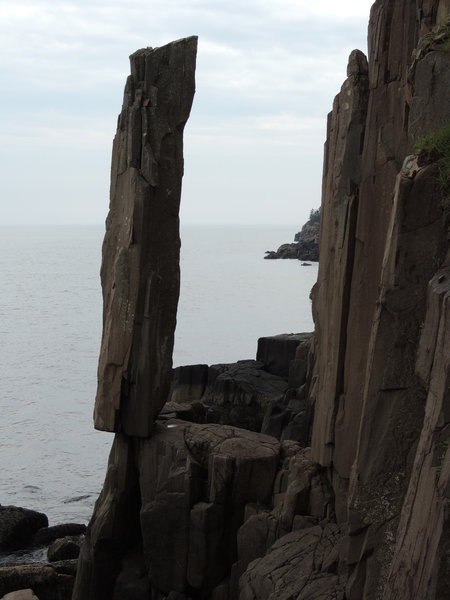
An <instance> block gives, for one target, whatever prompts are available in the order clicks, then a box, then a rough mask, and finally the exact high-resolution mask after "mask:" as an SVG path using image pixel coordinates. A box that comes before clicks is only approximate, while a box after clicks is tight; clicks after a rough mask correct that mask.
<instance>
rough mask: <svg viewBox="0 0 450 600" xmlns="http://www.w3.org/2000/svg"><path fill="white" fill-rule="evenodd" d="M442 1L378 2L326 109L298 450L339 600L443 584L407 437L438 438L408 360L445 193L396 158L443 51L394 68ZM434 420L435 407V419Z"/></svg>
mask: <svg viewBox="0 0 450 600" xmlns="http://www.w3.org/2000/svg"><path fill="white" fill-rule="evenodd" d="M449 9H450V7H449V4H448V2H447V3H445V2H439V1H436V2H431V1H430V2H417V3H416V2H408V1H405V2H395V3H390V2H385V1H382V0H378V1H377V2H376V3H375V4H374V6H373V7H372V12H371V19H370V26H369V62H368V69H367V67H366V66H365V61H364V58H363V57H362V56H361V55H360V54H358V53H356V54H355V53H354V54H353V55H352V56H351V58H350V62H349V73H348V75H349V77H348V80H347V82H346V83H345V84H344V86H343V88H342V91H341V94H340V95H339V96H338V97H337V98H336V101H335V105H334V110H333V113H332V114H331V116H330V118H329V128H328V140H327V145H326V148H325V162H324V182H323V200H322V224H321V227H322V229H321V249H320V252H321V262H320V265H319V277H318V283H317V286H316V287H315V289H314V293H313V314H314V319H315V324H316V334H315V339H314V349H315V353H316V362H315V370H314V376H313V385H312V387H311V389H310V401H311V403H312V404H314V409H315V417H314V425H313V433H312V456H313V459H314V460H317V461H318V462H319V463H320V464H321V465H323V466H324V467H328V468H329V476H330V481H331V482H332V484H333V490H334V494H335V512H336V515H337V519H338V521H339V522H340V523H342V524H344V523H347V527H348V529H347V532H348V534H349V537H348V553H347V557H346V559H345V561H343V563H344V564H345V566H346V568H348V569H349V571H348V574H349V578H348V581H347V584H346V597H347V598H348V599H350V600H361V599H363V600H365V599H372V598H373V599H375V598H387V597H389V598H390V597H392V598H393V597H394V596H395V597H396V598H404V599H405V600H406V598H412V597H414V598H416V597H417V598H426V597H429V598H440V597H441V596H440V595H439V593H438V592H437V591H436V590H441V589H445V590H446V589H447V588H446V586H448V583H447V582H448V581H449V577H448V573H449V570H448V568H447V566H446V565H447V564H448V563H446V562H445V561H446V560H447V559H445V558H444V556H445V552H446V546H445V542H444V541H443V540H444V538H445V535H446V533H445V532H446V531H447V530H446V527H448V525H447V524H446V523H447V521H446V519H445V518H444V517H443V516H442V514H443V513H442V512H441V513H439V510H441V511H442V508H437V507H436V509H433V510H436V512H435V513H434V517H433V518H434V519H435V521H434V522H433V521H432V519H431V518H430V513H429V511H430V510H432V509H431V506H430V508H427V506H428V505H429V504H430V503H431V502H432V500H431V497H433V498H435V499H436V502H437V505H438V506H441V507H442V506H443V504H445V500H444V496H443V495H442V492H441V491H439V492H438V491H437V490H436V492H433V490H435V489H436V488H435V486H434V485H433V486H431V483H430V481H428V483H430V486H431V487H429V488H428V489H427V494H428V495H427V496H426V497H427V499H426V500H425V498H424V491H423V490H424V487H421V486H424V485H425V484H424V481H423V480H422V482H421V483H420V484H419V483H418V480H419V479H420V477H423V478H426V477H430V480H431V473H430V471H429V470H428V467H427V465H426V460H428V459H429V458H430V456H429V455H428V454H427V457H428V458H427V459H425V454H424V451H423V449H422V451H421V450H420V448H421V446H420V442H419V449H418V450H417V453H418V454H416V449H417V442H418V439H419V437H420V436H421V439H424V442H423V443H424V444H428V446H430V444H436V448H437V441H436V440H437V439H438V436H437V437H436V438H435V441H434V442H432V441H431V440H430V438H429V433H428V434H427V433H426V431H427V430H428V428H429V417H428V416H427V415H428V413H427V410H428V411H437V414H440V413H439V411H440V409H439V408H438V405H439V401H437V397H436V395H435V393H432V392H431V383H430V381H427V380H426V378H424V377H423V376H421V375H420V373H421V369H420V362H418V363H417V364H416V355H417V350H418V347H419V348H420V345H419V340H420V338H421V334H422V333H423V332H422V326H423V323H424V321H425V320H426V313H427V309H426V305H427V301H426V296H427V287H428V282H429V281H430V279H431V278H432V277H433V275H434V274H435V273H436V271H437V269H438V268H439V265H441V264H442V263H443V261H444V260H445V256H446V254H447V251H448V226H449V223H450V220H449V213H448V190H447V191H446V190H445V189H442V188H440V187H439V185H438V184H437V169H436V165H434V164H429V165H425V164H421V163H420V162H418V161H417V159H416V158H415V157H408V158H406V157H407V155H408V151H409V149H410V148H411V145H412V142H413V141H414V139H416V137H417V135H425V134H428V133H430V132H432V131H434V130H436V129H439V127H440V126H441V125H442V124H443V123H444V122H448V120H449V119H450V101H449V97H448V73H449V70H450V62H449V60H450V55H449V54H448V52H446V51H443V50H439V49H437V48H436V47H435V46H433V47H432V48H431V49H430V51H428V52H425V51H423V49H422V50H421V51H420V52H417V51H416V52H415V53H414V59H413V60H414V65H413V68H412V69H409V72H408V67H409V65H410V64H411V54H412V50H413V49H414V46H416V44H417V42H418V36H419V32H420V34H421V35H424V34H426V33H427V32H428V31H429V29H430V27H432V26H433V25H434V24H435V22H436V18H437V14H441V15H442V14H443V11H445V14H447V15H448V12H449ZM399 32H402V35H399ZM433 35H434V34H433ZM422 46H423V44H422ZM422 46H421V47H422ZM434 87H435V88H436V92H434V89H433V88H434ZM435 94H436V95H435ZM432 96H433V98H432ZM405 158H406V160H405ZM433 281H434V280H433ZM434 327H435V328H436V327H438V324H437V320H435V323H434ZM434 335H437V329H434ZM417 356H418V357H420V351H419V354H418V355H417ZM418 360H419V361H420V358H418ZM447 364H448V363H447ZM444 371H445V370H443V369H441V372H440V376H439V377H440V381H441V384H442V385H444V384H443V382H444V381H445V380H446V377H447V375H445V372H444ZM431 395H432V396H433V401H431V400H430V396H431ZM441 395H442V394H441ZM427 397H428V399H429V400H428V402H431V403H432V405H433V409H431V408H429V409H427V408H426V406H427V404H426V403H427ZM436 402H437V404H436ZM424 409H425V413H424ZM435 418H436V419H437V416H435ZM445 424H446V421H445V418H444V417H443V415H442V417H441V421H440V424H439V425H437V424H436V427H438V428H440V427H443V428H444V430H445ZM421 430H422V434H421V433H420V432H421ZM427 435H428V438H427ZM425 440H427V441H426V442H425ZM436 451H437V450H436ZM421 452H422V453H421ZM441 454H442V453H441ZM415 455H416V461H415V463H414V464H415V465H416V467H415V469H416V471H414V467H413V470H412V478H410V477H411V467H412V465H413V462H414V456H415ZM415 472H416V475H415V477H416V482H415V483H414V473H415ZM419 472H420V473H421V476H419V475H418V473H419ZM408 486H409V490H410V491H409V492H408V493H407V488H408ZM421 489H422V491H420V490H421ZM439 489H441V488H439ZM434 493H436V496H433V494H434ZM405 494H406V500H405ZM408 498H409V500H408ZM414 498H416V501H414V500H413V499H414ZM422 500H423V503H422V504H420V503H421V502H422ZM404 502H405V504H404ZM427 503H428V505H427ZM412 505H414V508H412ZM419 505H420V508H419ZM422 510H423V511H424V512H423V513H421V514H422V517H421V519H419V521H417V520H416V519H417V518H418V513H420V511H422ZM412 511H416V512H414V515H413V512H412ZM439 514H441V516H439ZM400 515H402V517H400ZM403 515H404V516H403ZM399 519H400V525H399ZM419 522H420V523H421V525H418V527H417V526H416V523H419ZM413 523H414V524H413ZM398 527H399V528H398ZM420 527H421V528H422V529H420ZM419 530H420V533H419ZM425 530H426V532H425ZM419 539H420V540H421V541H420V542H419ZM422 542H423V545H422ZM426 548H428V550H426ZM430 548H433V550H432V551H431V552H430ZM420 561H422V562H420ZM419 564H420V567H419ZM436 565H441V566H440V567H438V566H436ZM446 569H447V570H446ZM438 582H439V583H438ZM426 589H427V590H428V591H427V592H425V590H426ZM393 590H395V591H393ZM391 594H392V595H391ZM426 594H428V596H427V595H426Z"/></svg>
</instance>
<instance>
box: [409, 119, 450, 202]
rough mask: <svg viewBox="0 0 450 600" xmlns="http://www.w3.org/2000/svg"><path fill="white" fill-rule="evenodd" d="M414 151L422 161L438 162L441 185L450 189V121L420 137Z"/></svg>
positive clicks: (447, 189) (445, 189)
mask: <svg viewBox="0 0 450 600" xmlns="http://www.w3.org/2000/svg"><path fill="white" fill-rule="evenodd" d="M414 152H415V153H416V154H417V155H418V156H419V160H420V162H421V163H424V164H426V163H432V162H437V163H438V169H439V170H438V183H439V187H440V188H441V189H443V190H444V191H446V192H448V191H450V121H449V122H448V123H446V124H445V125H444V126H443V127H441V129H439V130H438V131H436V132H434V133H430V134H429V135H426V136H424V137H422V138H419V139H418V140H417V141H416V143H415V144H414Z"/></svg>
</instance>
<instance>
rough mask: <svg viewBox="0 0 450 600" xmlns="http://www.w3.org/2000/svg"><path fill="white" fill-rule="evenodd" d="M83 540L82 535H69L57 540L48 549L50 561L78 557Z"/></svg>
mask: <svg viewBox="0 0 450 600" xmlns="http://www.w3.org/2000/svg"><path fill="white" fill-rule="evenodd" d="M82 541H83V537H82V536H67V537H64V538H61V539H58V540H55V541H54V542H53V543H52V545H51V546H50V547H49V549H48V551H47V557H48V560H49V562H56V561H61V560H69V559H71V558H78V555H79V554H80V546H81V543H82Z"/></svg>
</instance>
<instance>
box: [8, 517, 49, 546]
mask: <svg viewBox="0 0 450 600" xmlns="http://www.w3.org/2000/svg"><path fill="white" fill-rule="evenodd" d="M47 525H48V518H47V516H46V515H44V514H43V513H40V512H37V511H35V510H29V509H26V508H20V507H18V506H0V552H5V551H6V550H17V549H19V548H25V547H27V546H28V545H29V543H30V541H31V539H32V537H33V535H34V534H35V533H36V532H37V531H38V530H39V529H41V528H42V527H47Z"/></svg>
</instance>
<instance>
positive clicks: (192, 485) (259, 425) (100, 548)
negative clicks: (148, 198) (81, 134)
mask: <svg viewBox="0 0 450 600" xmlns="http://www.w3.org/2000/svg"><path fill="white" fill-rule="evenodd" d="M449 12H450V6H449V3H448V1H446V0H426V1H425V0H399V1H398V2H390V1H388V0H377V1H376V2H375V4H374V5H373V7H372V11H371V18H370V25H369V56H368V60H367V59H366V57H365V56H364V55H363V54H362V53H361V52H359V51H354V52H352V54H351V55H350V59H349V64H348V72H347V80H346V81H345V82H344V84H343V86H342V88H341V91H340V93H339V94H338V96H337V97H336V99H335V102H334V105H333V111H332V113H331V114H330V116H329V119H328V129H327V142H326V145H325V160H324V171H323V197H322V217H321V225H320V228H321V229H320V256H321V258H320V264H319V274H318V281H317V284H316V286H315V288H314V290H313V293H312V299H313V314H314V321H315V326H316V330H315V333H314V336H313V338H312V340H311V339H310V338H306V337H305V338H304V339H303V338H302V337H301V336H297V338H296V337H295V336H286V335H285V336H279V337H278V336H276V337H274V338H270V339H263V340H261V342H260V344H259V347H258V355H257V359H258V360H256V361H253V360H252V361H241V362H238V363H235V364H233V365H213V366H210V367H208V366H207V365H194V366H192V367H181V368H179V369H178V370H175V372H174V374H173V379H172V386H171V390H170V402H168V403H167V405H166V406H165V408H164V410H163V411H162V412H161V413H160V417H159V418H158V420H157V421H156V422H153V421H152V423H150V421H151V420H152V419H153V418H154V417H155V415H156V414H157V413H158V411H159V410H160V404H159V400H156V401H155V402H154V401H153V396H152V394H151V393H150V387H146V386H145V385H143V386H142V387H140V388H139V387H138V386H137V385H134V382H135V381H137V379H134V375H132V376H130V373H131V371H130V370H129V369H128V370H126V369H125V370H123V368H122V367H123V365H124V364H125V362H124V361H122V362H117V363H114V365H115V366H114V370H113V371H111V373H112V375H113V376H112V378H111V382H113V385H112V387H111V390H113V391H114V393H113V395H112V396H111V397H113V396H114V394H115V395H116V397H117V398H119V399H120V400H121V401H122V400H123V402H124V403H123V406H122V405H121V403H119V404H118V405H117V406H115V405H114V403H112V404H108V402H107V403H106V404H104V406H106V409H105V412H104V413H103V414H104V415H105V419H104V421H105V423H106V422H109V423H112V424H113V427H112V428H113V429H114V428H117V427H118V426H119V424H120V426H121V427H122V432H121V433H118V434H117V435H116V437H115V441H114V444H113V448H112V451H111V455H110V459H109V465H108V471H107V475H106V479H105V484H104V488H103V491H102V493H101V495H100V498H99V500H98V502H97V504H96V507H95V511H94V515H93V518H92V520H91V523H90V525H89V528H88V532H87V536H86V542H85V544H84V545H83V547H82V550H81V554H80V560H79V569H78V574H77V581H76V585H75V590H74V596H73V598H74V600H81V599H83V600H107V599H108V600H109V599H111V598H112V599H113V600H118V599H119V598H120V600H131V599H132V598H133V599H136V598H138V599H141V598H142V599H146V600H148V598H150V597H151V598H152V600H163V598H170V599H171V600H190V599H192V600H193V599H198V598H203V599H205V600H232V599H233V600H234V599H238V598H240V599H241V600H261V599H262V600H264V599H266V600H275V599H277V600H279V599H284V600H288V599H293V598H295V599H296V600H299V599H302V600H303V599H304V600H310V599H314V598H317V599H319V598H336V599H342V600H379V599H380V600H381V599H386V600H387V599H393V598H396V600H411V598H414V600H425V599H426V600H440V599H441V598H445V597H447V596H448V595H449V593H450V567H449V560H448V556H449V552H450V548H449V531H450V527H449V502H450V491H449V489H450V483H449V477H450V462H449V461H450V453H449V450H448V441H449V439H450V438H449V427H450V420H449V406H450V397H449V384H450V355H449V348H450V340H449V331H450V328H449V319H450V313H449V302H450V300H449V298H450V287H449V285H450V284H449V281H450V252H449V241H450V238H449V230H450V196H449V188H450V183H449V180H450V177H448V171H446V170H445V169H448V165H447V163H446V162H445V161H443V158H442V156H440V154H439V150H438V149H434V150H433V151H427V152H426V153H423V152H422V153H420V154H419V153H416V154H414V153H413V151H414V145H415V141H416V139H417V137H418V136H424V135H425V136H427V135H428V134H430V133H432V132H434V131H435V129H439V128H441V127H442V126H443V125H445V124H446V123H448V122H449V121H450V97H449V95H448V73H449V72H450V53H449V52H448V47H449V46H448V44H449V43H450V40H449V27H448V23H447V22H446V23H444V24H442V23H441V24H440V25H438V27H436V28H434V26H435V25H436V24H437V23H440V22H441V21H442V20H445V19H446V18H448V17H449V16H450V15H449ZM432 139H435V138H432ZM447 142H448V144H450V140H448V141H447ZM113 173H114V169H113ZM443 174H444V176H443ZM126 214H127V213H125V216H126ZM144 245H145V244H144ZM160 250H161V248H160ZM109 254H111V255H113V254H114V252H111V251H109ZM105 260H106V262H107V261H110V260H113V259H112V258H111V256H109V255H108V258H107V259H104V261H105ZM114 260H115V259H114ZM108 264H109V263H108ZM130 272H131V271H130ZM149 289H150V290H151V289H152V287H151V285H150V288H149ZM114 290H115V288H113V291H112V292H111V293H114V294H115V293H116V291H114ZM149 298H150V296H149ZM155 302H156V301H155V300H154V297H153V296H152V301H151V303H150V304H149V305H147V312H148V314H149V315H150V317H151V318H150V319H149V321H150V322H149V323H148V324H147V326H148V327H149V330H152V327H153V325H151V322H152V319H156V320H157V321H158V318H159V317H158V314H159V312H158V310H159V308H158V306H159V305H158V303H157V302H156V303H155ZM107 306H109V304H107ZM111 306H113V305H111ZM108 310H109V309H108ZM114 310H115V308H114V307H113V308H112V309H111V311H112V313H114ZM136 314H137V313H136ZM161 314H162V313H161ZM113 317H114V318H113ZM120 318H121V317H120V315H119V313H117V314H115V316H114V315H113V314H112V315H111V319H112V321H111V322H112V323H114V326H113V325H111V330H114V331H115V329H114V327H115V326H116V321H117V320H119V321H118V323H121V321H120ZM169 321H170V319H169ZM137 322H138V323H140V320H139V318H138V319H137ZM107 323H108V318H107V319H106V320H105V324H107ZM122 324H123V321H122ZM106 328H108V326H107V327H106ZM114 335H115V334H114ZM114 335H113V337H111V338H109V339H110V343H111V344H113V343H114V344H115V343H116V342H117V343H118V344H119V345H118V347H120V348H124V347H125V346H123V345H122V346H121V345H120V344H121V343H122V342H121V341H120V340H122V339H125V338H120V339H119V338H117V339H116V338H115V337H114ZM121 335H122V334H121ZM127 335H128V334H127ZM130 335H131V334H130ZM105 339H107V338H105V336H104V340H105ZM127 339H128V338H127ZM139 339H140V338H139ZM146 339H150V340H153V341H155V340H157V339H160V338H158V336H156V335H155V336H154V337H152V336H150V337H149V338H146ZM130 340H131V337H130ZM119 342H120V343H119ZM108 343H109V342H108ZM108 343H106V346H105V347H107V345H108ZM114 344H113V345H112V346H111V350H113V349H114ZM136 344H137V345H136ZM130 348H131V350H130V357H131V358H133V357H135V358H136V360H137V361H138V362H137V363H136V364H139V365H141V364H142V365H143V363H140V362H139V361H140V360H141V359H140V358H139V355H140V350H139V344H138V342H134V341H133V344H132V345H131V346H130ZM127 352H128V351H127ZM102 353H104V349H103V348H102ZM104 356H106V354H104ZM127 356H128V355H127ZM146 356H147V352H146V351H145V352H144V353H143V355H142V360H143V359H144V358H145V357H146ZM127 360H128V358H127ZM127 364H128V363H127ZM130 364H131V363H130ZM146 364H147V366H148V365H149V364H151V365H158V368H159V365H160V363H146ZM161 364H162V363H161ZM164 364H165V363H164ZM117 365H120V367H118V369H117V370H116V366H117ZM133 369H137V370H136V371H133V373H138V372H139V370H138V368H137V367H133ZM119 373H120V377H119ZM148 373H151V370H149V371H148ZM161 373H165V371H164V368H163V370H162V371H161ZM162 376H163V375H161V377H162ZM130 377H131V378H130ZM158 377H159V374H158ZM164 377H165V375H164ZM119 379H120V385H118V381H119ZM146 381H148V380H147V379H145V378H144V382H146ZM159 381H162V380H160V379H159ZM105 382H106V379H102V378H100V389H102V386H103V389H104V390H106V387H104V386H105ZM130 382H131V383H132V385H130ZM133 386H134V387H133ZM129 389H132V392H130V394H131V395H127V394H129ZM161 389H162V388H161ZM164 389H166V388H164ZM137 390H140V391H139V394H141V393H142V394H144V396H145V398H144V397H142V398H141V397H139V398H138V399H137V402H136V403H135V404H133V403H131V404H130V403H129V400H130V398H131V399H132V402H134V400H133V398H134V396H133V394H136V393H137V392H136V391H137ZM164 394H165V396H166V397H168V395H169V391H168V388H167V389H166V392H164ZM105 398H106V396H105ZM160 399H162V396H161V397H160ZM100 404H101V403H100ZM141 405H144V408H142V410H143V412H142V420H143V423H144V425H142V426H141V425H139V426H136V427H135V425H134V424H135V421H134V420H133V419H129V418H128V415H129V414H130V413H129V412H127V411H128V409H127V408H125V407H126V406H134V407H135V408H136V412H135V413H134V414H135V415H136V416H137V415H138V414H139V412H138V407H139V406H141ZM148 405H150V408H149V406H148ZM114 406H115V408H114ZM112 409H113V410H112ZM102 410H103V409H102ZM139 410H140V409H139ZM114 411H115V412H114ZM133 411H134V408H133ZM100 412H101V411H100ZM99 414H100V413H99V412H97V416H98V415H99ZM312 419H313V422H311V421H312ZM211 421H215V422H211ZM243 427H245V429H243ZM250 429H255V431H250ZM130 432H132V433H130ZM150 434H151V435H150ZM267 434H269V435H267ZM309 444H311V447H310V448H309V447H307V446H308V445H309Z"/></svg>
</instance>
